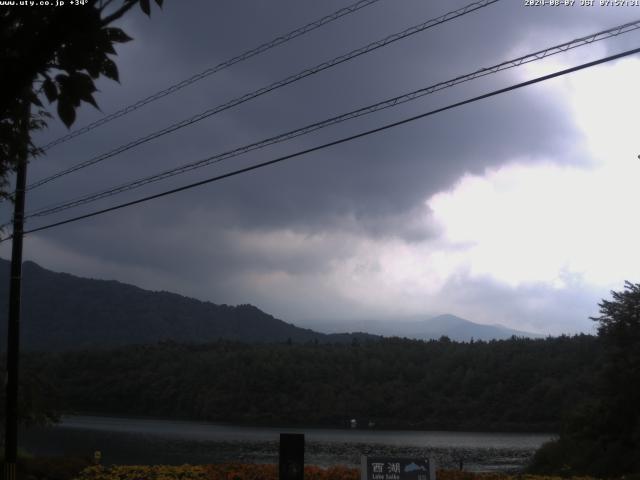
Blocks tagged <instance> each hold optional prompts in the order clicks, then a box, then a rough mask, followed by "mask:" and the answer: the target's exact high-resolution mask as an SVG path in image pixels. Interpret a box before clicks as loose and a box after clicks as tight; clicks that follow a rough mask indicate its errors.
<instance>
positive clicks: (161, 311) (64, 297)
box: [0, 259, 378, 350]
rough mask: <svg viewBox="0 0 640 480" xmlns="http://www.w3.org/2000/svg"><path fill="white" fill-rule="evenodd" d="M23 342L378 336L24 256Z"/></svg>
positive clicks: (2, 329) (3, 267)
mask: <svg viewBox="0 0 640 480" xmlns="http://www.w3.org/2000/svg"><path fill="white" fill-rule="evenodd" d="M9 265H10V263H9V262H8V261H7V260H3V259H0V309H1V310H0V311H1V312H2V313H0V319H2V320H1V323H0V342H1V343H0V349H2V350H4V349H5V348H6V332H7V327H6V318H7V314H6V312H7V305H8V292H9ZM22 270H23V286H22V319H21V326H20V335H21V345H22V346H23V348H25V349H28V350H69V349H74V350H75V349H86V348H102V347H114V346H120V345H131V344H147V343H157V342H159V341H163V340H171V341H176V342H198V343H200V342H208V341H215V340H217V339H225V340H238V341H243V342H286V341H288V340H289V339H291V341H293V342H296V343H298V342H308V341H315V340H317V341H318V342H321V343H329V342H335V343H342V342H352V341H354V338H355V339H358V340H365V339H377V338H378V337H375V336H372V335H368V334H366V333H353V334H331V335H328V334H323V333H319V332H315V331H313V330H310V329H305V328H299V327H296V326H295V325H293V324H290V323H286V322H284V321H282V320H279V319H277V318H274V317H273V316H271V315H269V314H267V313H265V312H263V311H261V310H260V309H258V308H256V307H254V306H252V305H239V306H229V305H216V304H213V303H210V302H203V301H200V300H196V299H193V298H188V297H184V296H182V295H178V294H175V293H169V292H153V291H149V290H144V289H142V288H138V287H135V286H133V285H128V284H125V283H120V282H117V281H107V280H93V279H88V278H81V277H76V276H74V275H70V274H68V273H56V272H52V271H50V270H47V269H45V268H42V267H40V266H39V265H37V264H36V263H34V262H29V261H27V262H24V264H23V268H22Z"/></svg>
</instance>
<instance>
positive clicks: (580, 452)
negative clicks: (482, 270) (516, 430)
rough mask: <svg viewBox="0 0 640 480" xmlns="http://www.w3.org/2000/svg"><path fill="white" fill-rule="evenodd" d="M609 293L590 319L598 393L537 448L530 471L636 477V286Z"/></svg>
mask: <svg viewBox="0 0 640 480" xmlns="http://www.w3.org/2000/svg"><path fill="white" fill-rule="evenodd" d="M611 293H612V296H613V300H603V301H602V303H600V304H599V306H600V314H601V315H600V316H599V317H596V318H592V320H595V321H597V322H598V323H599V326H598V339H599V341H600V343H601V345H602V351H603V357H602V360H601V365H599V376H598V377H597V380H598V383H597V386H598V389H597V392H598V394H597V396H596V397H595V398H593V399H592V401H591V402H590V403H586V404H583V405H582V406H581V407H580V408H578V409H576V411H575V412H574V414H573V415H571V416H570V417H569V418H568V420H567V422H566V425H565V428H564V429H563V431H562V432H561V434H560V437H559V439H558V440H556V441H555V442H550V443H547V444H545V445H543V447H542V448H540V449H539V450H538V452H537V453H536V455H535V456H534V458H533V462H532V466H531V469H530V470H531V472H532V473H543V474H544V473H547V472H554V473H555V472H562V473H564V474H567V475H572V474H585V473H586V474H590V475H597V476H609V477H610V476H621V475H628V474H634V476H635V477H638V476H640V475H639V474H640V284H632V283H629V282H627V283H626V284H625V289H624V290H623V291H621V292H611Z"/></svg>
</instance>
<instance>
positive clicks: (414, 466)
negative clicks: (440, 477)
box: [360, 455, 436, 480]
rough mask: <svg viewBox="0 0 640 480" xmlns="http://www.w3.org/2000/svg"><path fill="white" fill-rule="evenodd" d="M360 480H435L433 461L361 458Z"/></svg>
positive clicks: (424, 459) (364, 456)
mask: <svg viewBox="0 0 640 480" xmlns="http://www.w3.org/2000/svg"><path fill="white" fill-rule="evenodd" d="M360 479H361V480H436V469H435V463H434V462H433V460H431V459H428V458H400V457H368V456H366V455H363V456H362V459H361V467H360Z"/></svg>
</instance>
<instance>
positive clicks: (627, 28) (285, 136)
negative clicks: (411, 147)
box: [25, 19, 640, 218]
mask: <svg viewBox="0 0 640 480" xmlns="http://www.w3.org/2000/svg"><path fill="white" fill-rule="evenodd" d="M637 29H640V19H639V20H636V21H634V22H629V23H626V24H623V25H618V26H616V27H613V28H609V29H607V30H603V31H600V32H597V33H593V34H591V35H587V36H584V37H580V38H576V39H574V40H571V41H569V42H565V43H562V44H560V45H556V46H553V47H548V48H545V49H543V50H539V51H537V52H534V53H529V54H527V55H523V56H520V57H518V58H514V59H511V60H506V61H503V62H501V63H498V64H496V65H493V66H491V67H485V68H481V69H479V70H476V71H474V72H471V73H467V74H465V75H460V76H457V77H455V78H452V79H450V80H446V81H443V82H439V83H436V84H434V85H430V86H428V87H424V88H421V89H419V90H414V91H412V92H409V93H406V94H404V95H400V96H396V97H393V98H390V99H387V100H384V101H381V102H378V103H375V104H373V105H368V106H366V107H363V108H359V109H357V110H352V111H350V112H347V113H343V114H341V115H338V116H335V117H331V118H328V119H326V120H322V121H320V122H316V123H312V124H310V125H306V126H304V127H301V128H297V129H295V130H291V131H289V132H286V133H281V134H279V135H276V136H273V137H270V138H267V139H264V140H261V141H259V142H254V143H251V144H248V145H244V146H242V147H238V148H235V149H233V150H229V151H226V152H223V153H219V154H216V155H213V156H209V157H207V158H204V159H201V160H198V161H195V162H191V163H187V164H185V165H181V166H179V167H175V168H172V169H169V170H165V171H162V172H159V173H156V174H153V175H150V176H147V177H142V178H139V179H137V180H133V181H130V182H127V183H124V184H121V185H119V186H116V187H111V188H109V189H106V190H102V191H100V192H96V193H91V194H87V195H83V196H80V197H77V198H75V199H72V200H68V201H65V202H61V203H57V204H55V205H52V206H49V207H43V208H41V209H38V210H35V211H33V212H27V214H26V216H25V218H32V217H43V216H47V215H52V214H55V213H59V212H61V211H64V210H67V209H70V208H73V207H77V206H80V205H84V204H87V203H91V202H94V201H97V200H100V199H103V198H107V197H111V196H113V195H116V194H119V193H122V192H125V191H128V190H133V189H136V188H139V187H142V186H144V185H147V184H150V183H154V182H157V181H160V180H163V179H166V178H169V177H173V176H176V175H179V174H182V173H185V172H189V171H191V170H195V169H198V168H202V167H205V166H208V165H211V164H214V163H218V162H221V161H223V160H226V159H228V158H232V157H236V156H239V155H243V154H245V153H248V152H251V151H253V150H258V149H261V148H265V147H267V146H269V145H273V144H276V143H280V142H284V141H286V140H290V139H292V138H295V137H299V136H301V135H305V134H308V133H311V132H314V131H316V130H320V129H322V128H326V127H328V126H330V125H335V124H338V123H341V122H344V121H347V120H351V119H354V118H358V117H361V116H364V115H368V114H370V113H373V112H377V111H380V110H384V109H387V108H391V107H394V106H397V105H400V104H403V103H406V102H409V101H413V100H416V99H418V98H420V97H423V96H425V95H429V94H432V93H434V92H437V91H440V90H444V89H446V88H450V87H453V86H455V85H458V84H460V83H464V82H468V81H471V80H474V79H477V78H480V77H484V76H487V75H491V74H494V73H497V72H500V71H503V70H507V69H511V68H514V67H518V66H520V65H523V64H527V63H530V62H534V61H538V60H542V59H544V58H546V57H549V56H552V55H556V54H558V53H562V52H566V51H568V50H570V49H573V48H577V47H580V46H583V45H589V44H591V43H593V42H597V41H601V40H604V39H607V38H611V37H613V36H617V35H620V34H623V33H627V32H631V31H634V30H637Z"/></svg>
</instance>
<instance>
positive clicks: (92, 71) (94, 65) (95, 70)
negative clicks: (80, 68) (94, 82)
mask: <svg viewBox="0 0 640 480" xmlns="http://www.w3.org/2000/svg"><path fill="white" fill-rule="evenodd" d="M101 66H102V60H101V58H100V57H98V56H96V55H93V56H91V58H89V59H88V60H87V63H86V65H85V68H86V70H87V72H89V75H91V77H92V78H98V77H99V76H100V67H101Z"/></svg>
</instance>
